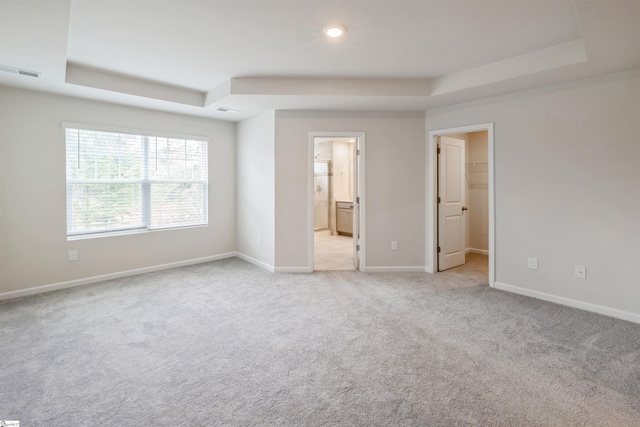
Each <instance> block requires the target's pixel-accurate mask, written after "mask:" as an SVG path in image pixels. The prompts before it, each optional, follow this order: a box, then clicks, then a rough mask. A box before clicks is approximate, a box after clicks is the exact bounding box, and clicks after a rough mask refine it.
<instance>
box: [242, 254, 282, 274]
mask: <svg viewBox="0 0 640 427" xmlns="http://www.w3.org/2000/svg"><path fill="white" fill-rule="evenodd" d="M235 256H237V257H238V258H240V259H243V260H245V261H247V262H249V263H251V264H253V265H257V266H258V267H260V268H264V269H265V270H267V271H270V272H272V273H273V272H274V271H275V268H274V266H273V265H269V264H267V263H266V262H262V261H258V260H257V259H255V258H251V257H250V256H249V255H245V254H241V253H239V252H236V253H235Z"/></svg>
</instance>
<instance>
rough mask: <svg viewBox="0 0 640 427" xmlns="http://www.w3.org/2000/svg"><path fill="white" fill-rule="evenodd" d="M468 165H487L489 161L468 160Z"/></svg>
mask: <svg viewBox="0 0 640 427" xmlns="http://www.w3.org/2000/svg"><path fill="white" fill-rule="evenodd" d="M467 164H468V165H488V164H489V162H470V163H467Z"/></svg>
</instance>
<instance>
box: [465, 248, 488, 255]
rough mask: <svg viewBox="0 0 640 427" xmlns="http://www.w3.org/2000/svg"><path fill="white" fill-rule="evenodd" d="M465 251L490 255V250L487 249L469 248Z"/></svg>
mask: <svg viewBox="0 0 640 427" xmlns="http://www.w3.org/2000/svg"><path fill="white" fill-rule="evenodd" d="M465 252H466V253H469V252H471V253H474V254H480V255H489V251H488V250H486V249H476V248H467V250H466V251H465Z"/></svg>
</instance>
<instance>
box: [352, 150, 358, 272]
mask: <svg viewBox="0 0 640 427" xmlns="http://www.w3.org/2000/svg"><path fill="white" fill-rule="evenodd" d="M358 147H359V141H356V143H355V144H353V171H352V177H353V178H352V180H351V181H352V184H353V265H354V266H355V267H356V270H358V269H360V253H359V250H360V191H359V187H358V157H359V153H360V150H359V149H358Z"/></svg>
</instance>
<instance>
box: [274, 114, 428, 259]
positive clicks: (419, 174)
mask: <svg viewBox="0 0 640 427" xmlns="http://www.w3.org/2000/svg"><path fill="white" fill-rule="evenodd" d="M334 131H335V132H364V133H365V141H366V142H365V145H366V147H365V157H366V160H365V161H366V171H365V173H366V183H365V186H366V189H365V192H366V194H365V199H364V203H365V209H366V229H365V233H366V266H367V268H375V267H378V268H386V267H391V268H399V269H403V268H405V269H406V268H412V267H417V268H418V269H420V268H422V269H423V270H424V260H425V255H424V248H425V241H424V229H425V206H424V203H425V181H424V176H425V160H424V159H425V157H424V156H425V144H424V142H425V128H424V113H421V112H420V113H416V112H408V113H375V112H284V111H283V112H276V246H275V248H276V267H280V268H300V269H303V268H308V267H309V265H308V263H309V253H308V248H309V233H308V227H309V223H308V212H307V211H308V205H309V202H308V200H309V199H308V197H309V188H308V182H309V178H308V177H309V173H310V171H309V155H310V154H309V133H310V132H334ZM392 240H395V241H397V242H398V250H397V251H391V241H392Z"/></svg>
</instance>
